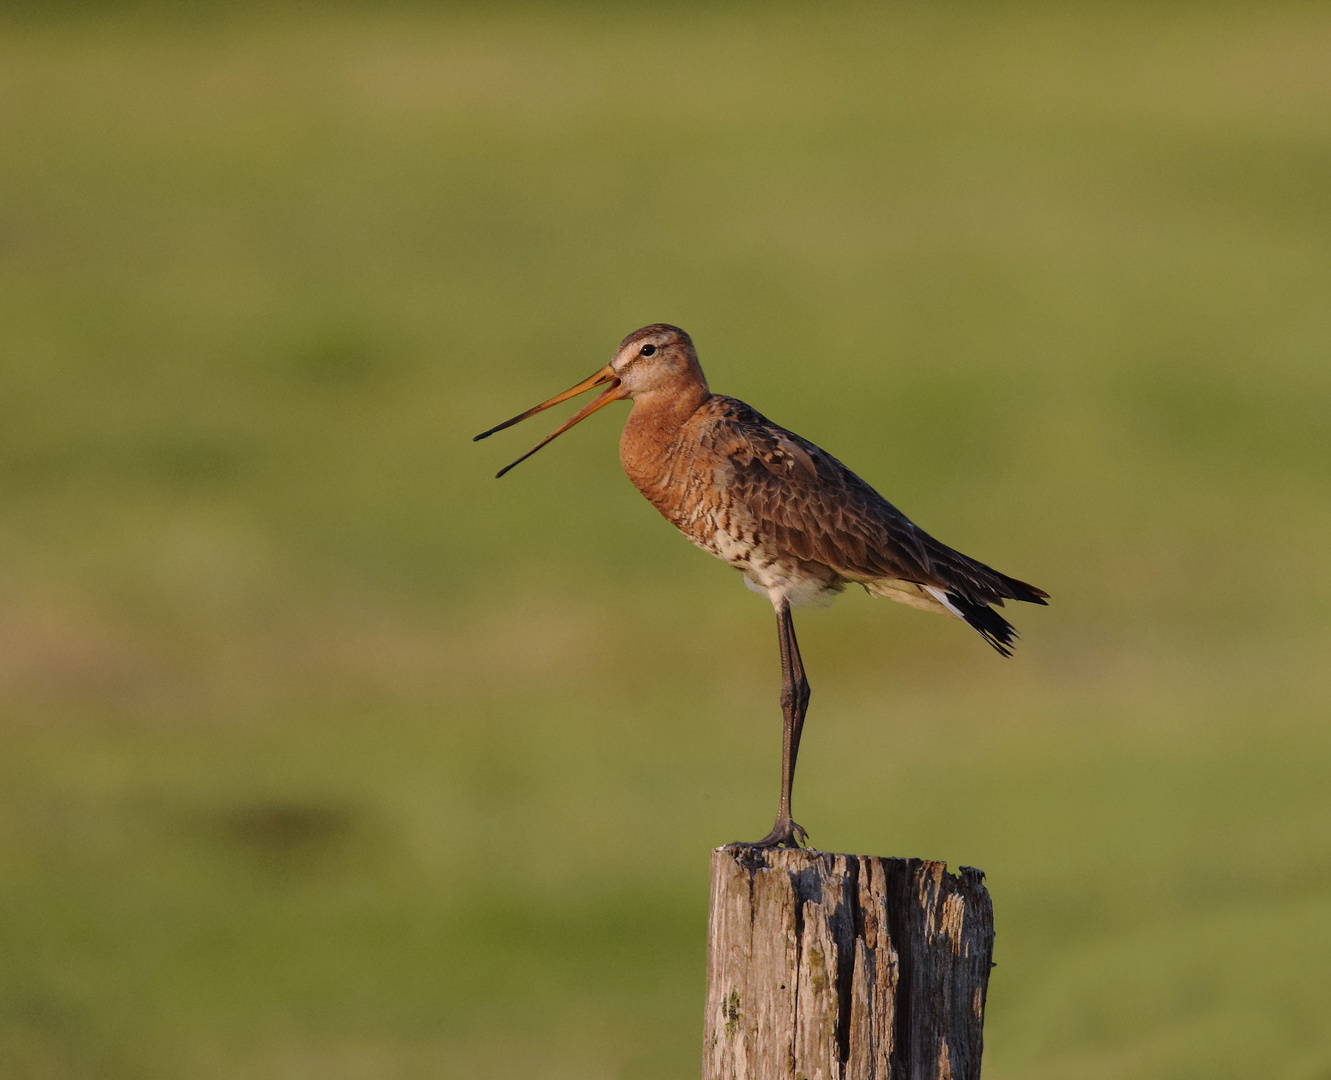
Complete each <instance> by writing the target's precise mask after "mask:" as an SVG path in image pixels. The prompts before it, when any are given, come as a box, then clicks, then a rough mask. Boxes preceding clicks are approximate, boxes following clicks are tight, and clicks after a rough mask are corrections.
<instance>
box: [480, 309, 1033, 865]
mask: <svg viewBox="0 0 1331 1080" xmlns="http://www.w3.org/2000/svg"><path fill="white" fill-rule="evenodd" d="M598 386H604V387H605V389H604V390H603V391H602V392H601V393H600V394H599V395H598V396H597V397H595V398H593V399H592V400H591V401H590V402H589V403H588V404H587V405H586V406H585V407H584V408H582V409H581V410H580V411H578V412H577V413H575V414H574V415H573V416H571V417H570V418H569V419H568V420H567V421H565V422H564V423H563V424H561V425H560V426H559V427H557V428H556V429H555V430H554V431H552V432H551V433H550V434H549V435H547V436H546V437H545V438H544V439H542V440H541V441H540V442H538V443H537V444H536V445H535V446H533V447H532V448H531V449H530V450H528V451H527V452H526V453H525V454H523V455H522V456H521V457H519V458H517V459H516V460H514V461H512V462H511V463H509V464H508V465H505V466H504V467H503V468H502V469H500V470H499V472H497V473H496V474H495V477H496V479H498V478H499V477H501V476H503V475H504V474H505V473H507V472H508V471H509V470H510V469H512V468H513V467H514V466H515V465H518V464H520V463H521V462H523V461H525V460H527V458H529V457H531V456H532V454H534V453H536V451H538V450H540V449H541V448H542V447H543V446H545V445H546V444H547V443H549V442H550V441H551V440H553V439H555V438H557V437H558V436H560V435H562V434H563V433H564V432H566V431H568V430H569V428H571V427H573V426H574V425H575V424H579V423H581V422H582V421H583V420H585V419H586V418H587V417H589V416H591V415H592V413H594V412H597V411H599V410H600V409H602V408H604V407H605V406H607V405H610V404H612V403H613V402H616V401H622V400H625V399H628V400H630V401H631V402H632V409H631V411H630V412H629V416H628V420H627V422H626V423H625V425H624V431H623V434H622V436H621V438H620V443H619V458H620V462H621V464H622V465H623V467H624V471H625V472H626V473H627V474H628V477H629V479H630V480H631V481H632V482H633V485H634V486H635V487H636V488H637V489H638V490H639V491H640V492H641V493H642V494H643V495H644V496H646V498H647V501H648V502H650V503H651V504H652V505H653V506H654V507H656V509H657V510H658V511H660V513H661V514H662V516H663V517H665V519H666V520H667V521H669V522H670V523H671V524H672V525H674V526H675V527H676V528H677V529H679V531H680V532H682V533H683V534H684V535H685V536H686V537H687V538H688V539H689V540H691V541H692V542H693V543H694V544H696V545H697V546H698V547H700V548H702V549H703V550H704V551H707V552H710V553H711V554H713V555H715V556H717V557H718V558H720V559H722V560H724V561H725V562H727V563H729V564H730V565H731V566H733V567H734V568H735V569H737V570H739V571H740V572H741V573H742V574H743V575H744V579H745V584H747V585H748V586H749V588H751V589H753V590H754V591H755V592H759V593H763V594H765V595H766V596H767V597H768V598H769V599H770V601H771V603H772V606H773V608H775V610H776V616H777V635H778V644H779V647H780V651H781V713H782V739H781V795H780V801H779V803H778V806H777V815H776V821H775V822H774V823H773V825H772V828H771V831H769V832H768V834H767V835H766V836H764V837H763V838H762V839H761V840H758V841H754V842H753V843H752V844H748V845H745V846H751V847H756V848H773V847H799V846H801V844H804V843H807V841H808V833H807V831H806V830H805V829H804V828H803V827H802V826H801V825H799V824H797V823H796V822H795V820H794V818H793V817H792V816H791V791H792V788H793V786H794V780H795V763H796V760H797V759H798V756H799V749H800V737H801V735H802V734H803V730H804V719H805V715H806V713H807V712H808V708H809V694H810V691H809V681H808V678H807V676H806V674H805V670H804V662H803V659H802V658H801V656H800V648H799V642H798V641H797V640H796V637H795V624H794V621H793V619H792V616H791V609H792V608H793V607H796V606H799V605H802V604H809V603H816V602H819V601H823V602H825V601H826V600H828V599H830V598H831V597H833V596H835V594H836V593H838V592H840V591H841V590H842V589H844V588H845V587H846V586H847V585H852V584H855V585H861V586H863V587H864V589H865V590H866V591H868V592H869V593H871V594H872V595H875V596H882V597H887V598H889V599H892V600H896V601H899V602H900V603H903V604H908V605H910V606H911V607H915V608H921V609H923V610H925V611H932V612H937V613H940V614H943V615H948V616H951V617H953V618H956V619H959V620H960V621H962V622H964V623H965V624H966V625H968V626H969V627H971V629H973V630H975V631H976V632H977V633H979V635H980V636H981V637H982V638H984V640H985V641H987V642H988V643H989V644H990V645H992V646H993V647H994V649H995V650H997V651H998V653H1000V654H1001V655H1003V656H1010V655H1011V654H1012V647H1013V643H1014V642H1015V640H1016V638H1017V632H1016V630H1015V628H1014V627H1013V626H1012V625H1011V624H1010V623H1009V622H1008V621H1007V620H1006V619H1005V618H1004V617H1003V616H1002V615H1000V614H999V613H998V612H997V611H996V610H994V609H995V607H1002V606H1003V602H1004V601H1005V600H1018V601H1024V602H1026V603H1029V604H1041V605H1043V604H1044V603H1045V602H1046V600H1047V599H1048V596H1049V594H1048V593H1046V592H1045V591H1044V590H1042V589H1037V588H1036V587H1035V586H1034V585H1028V584H1027V583H1026V582H1024V581H1018V580H1017V579H1016V578H1012V577H1008V576H1007V575H1006V574H1002V573H999V572H998V571H997V570H994V569H992V568H991V567H989V566H986V565H985V564H984V563H982V562H979V561H977V560H975V559H972V558H970V557H968V556H966V555H963V554H961V553H960V552H959V551H956V550H954V549H953V548H950V547H948V546H947V545H946V544H943V543H941V542H940V541H938V540H935V539H934V538H933V537H932V536H930V535H929V534H928V533H926V532H925V531H924V530H923V529H921V528H919V527H918V526H917V525H915V524H914V523H913V522H912V521H911V520H910V519H909V518H907V517H906V515H905V514H903V513H902V512H901V511H900V510H898V509H897V508H896V507H895V506H893V505H892V504H891V503H890V502H888V501H887V500H886V499H885V498H883V496H882V495H880V494H879V493H878V492H877V491H876V490H874V488H873V487H871V486H870V485H869V484H868V483H867V482H865V481H864V480H862V479H860V477H859V476H857V475H856V474H855V473H853V472H852V471H851V470H850V469H848V468H847V467H846V466H845V465H843V464H842V463H841V462H840V461H838V460H837V459H836V458H835V457H833V456H832V455H831V454H829V453H827V451H825V450H823V449H821V448H820V447H818V446H815V445H814V444H813V443H811V442H809V441H808V440H807V439H803V438H801V437H800V436H798V435H796V434H795V433H794V432H792V431H788V430H787V429H786V428H783V427H781V426H779V425H777V424H775V423H773V422H772V421H771V420H769V419H767V417H765V416H763V415H762V414H761V413H759V412H758V411H757V410H756V409H754V408H752V407H751V406H749V405H746V404H745V403H744V402H742V401H740V400H738V399H737V398H733V397H727V396H725V395H724V394H714V393H712V391H711V389H710V388H709V387H708V385H707V379H706V377H705V376H704V375H703V371H702V366H701V365H700V364H699V362H698V353H697V350H696V349H695V348H694V345H693V339H692V338H690V337H689V335H688V334H687V333H685V332H684V331H683V330H681V329H680V328H679V327H677V326H672V325H670V324H668V323H653V324H652V325H650V326H644V327H642V328H641V329H640V330H635V331H634V332H633V333H631V334H629V335H628V337H626V338H624V340H623V341H622V342H620V345H619V348H618V349H616V350H615V353H614V356H613V357H612V358H611V360H610V362H609V363H608V364H606V365H605V367H603V368H601V369H600V370H599V371H597V372H596V373H595V374H593V375H591V376H589V377H588V378H586V379H583V380H582V382H580V383H578V384H577V385H575V386H572V387H570V388H569V389H567V390H565V391H564V392H563V393H562V394H556V395H555V396H554V397H552V398H550V399H549V400H548V401H543V402H542V403H541V404H539V405H536V406H534V407H533V408H530V409H528V410H527V411H526V412H523V413H519V414H518V415H517V416H514V417H512V418H511V419H509V420H505V421H504V422H503V423H502V424H496V425H495V426H494V427H492V428H490V429H489V430H487V431H483V432H481V434H479V435H477V436H476V437H475V439H474V440H473V441H479V440H481V439H486V438H489V437H490V436H491V435H494V434H495V433H496V432H499V431H503V430H504V429H505V428H508V427H511V426H513V425H514V424H517V423H520V422H521V421H523V420H526V419H528V418H529V417H532V416H535V415H536V414H537V413H539V412H542V411H544V410H545V409H549V408H551V407H553V406H555V405H559V404H560V403H562V402H565V401H568V400H569V399H570V398H574V397H577V396H578V395H579V394H583V393H585V392H586V391H588V390H591V389H593V388H595V387H598ZM740 843H741V844H743V842H740Z"/></svg>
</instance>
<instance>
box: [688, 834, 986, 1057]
mask: <svg viewBox="0 0 1331 1080" xmlns="http://www.w3.org/2000/svg"><path fill="white" fill-rule="evenodd" d="M983 882H984V875H983V874H982V873H981V872H980V871H978V870H975V869H974V868H972V867H962V868H961V871H960V873H959V874H949V873H948V872H947V866H946V864H944V863H939V862H927V861H925V860H922V859H887V858H878V857H876V856H867V855H836V854H830V853H827V852H820V851H806V850H791V849H777V850H765V851H764V850H757V849H754V848H747V847H742V846H736V847H727V848H717V849H716V850H715V851H713V852H712V896H711V913H710V917H709V920H708V948H707V1013H706V1020H705V1024H704V1045H703V1080H978V1077H979V1075H980V1056H981V1052H982V1048H983V1027H984V1002H985V993H986V990H987V987H988V981H989V968H990V967H991V958H992V955H993V940H994V931H993V910H992V907H991V905H990V901H989V893H988V891H987V890H986V889H985V887H984V884H983Z"/></svg>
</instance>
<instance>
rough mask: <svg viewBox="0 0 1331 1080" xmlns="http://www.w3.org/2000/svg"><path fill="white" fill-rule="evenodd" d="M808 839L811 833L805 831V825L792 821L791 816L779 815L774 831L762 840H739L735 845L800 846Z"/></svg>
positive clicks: (760, 846)
mask: <svg viewBox="0 0 1331 1080" xmlns="http://www.w3.org/2000/svg"><path fill="white" fill-rule="evenodd" d="M808 840H809V834H808V833H807V832H805V831H804V826H803V825H800V824H798V823H796V822H795V821H792V820H791V819H790V818H789V817H779V818H777V819H776V824H775V825H773V826H772V831H771V832H769V833H768V834H767V835H766V836H764V837H763V838H762V839H761V840H750V841H744V840H737V841H736V842H735V844H734V845H733V846H734V847H751V848H775V847H791V848H798V847H802V846H803V845H804V844H806V843H808Z"/></svg>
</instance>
